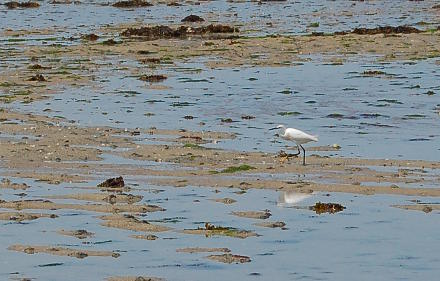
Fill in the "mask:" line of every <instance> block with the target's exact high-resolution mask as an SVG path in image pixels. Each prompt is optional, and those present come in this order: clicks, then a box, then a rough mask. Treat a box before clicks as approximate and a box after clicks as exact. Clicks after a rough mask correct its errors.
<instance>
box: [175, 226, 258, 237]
mask: <svg viewBox="0 0 440 281" xmlns="http://www.w3.org/2000/svg"><path fill="white" fill-rule="evenodd" d="M183 233H187V234H204V235H205V236H206V237H210V236H213V235H220V236H228V237H235V238H241V239H244V238H248V237H251V236H258V234H257V233H255V232H252V231H248V230H240V229H236V228H232V227H223V226H215V225H212V224H210V223H208V222H207V223H205V227H198V228H197V229H185V230H183Z"/></svg>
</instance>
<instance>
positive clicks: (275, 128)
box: [269, 127, 278, 131]
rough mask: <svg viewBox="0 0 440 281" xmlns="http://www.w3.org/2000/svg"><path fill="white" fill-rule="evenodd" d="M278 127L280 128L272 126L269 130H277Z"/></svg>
mask: <svg viewBox="0 0 440 281" xmlns="http://www.w3.org/2000/svg"><path fill="white" fill-rule="evenodd" d="M276 129H278V128H277V127H274V128H270V129H269V131H272V130H276Z"/></svg>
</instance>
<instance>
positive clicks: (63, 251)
mask: <svg viewBox="0 0 440 281" xmlns="http://www.w3.org/2000/svg"><path fill="white" fill-rule="evenodd" d="M8 250H11V251H17V252H23V253H26V254H30V255H32V254H37V253H45V254H51V255H56V256H68V257H74V258H78V259H83V258H86V257H91V256H93V257H114V258H117V257H119V256H120V254H118V253H115V252H109V251H90V250H75V249H70V248H63V247H51V246H30V245H19V244H17V245H12V246H9V247H8Z"/></svg>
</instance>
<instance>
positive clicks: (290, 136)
mask: <svg viewBox="0 0 440 281" xmlns="http://www.w3.org/2000/svg"><path fill="white" fill-rule="evenodd" d="M276 129H283V134H282V135H280V137H281V138H283V139H285V140H289V141H293V142H294V143H295V144H296V147H297V148H298V154H296V155H299V154H300V151H299V148H300V147H301V149H302V150H303V165H304V166H305V165H306V150H305V149H304V147H303V146H302V144H305V143H308V142H310V141H318V138H317V137H316V136H312V135H309V134H307V133H304V132H303V131H300V130H298V129H294V128H286V126H284V125H278V126H276V127H275V128H272V129H269V130H276Z"/></svg>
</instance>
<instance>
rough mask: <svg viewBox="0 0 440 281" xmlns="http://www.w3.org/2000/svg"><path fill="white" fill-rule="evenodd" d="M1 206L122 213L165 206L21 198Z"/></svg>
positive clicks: (143, 211) (153, 210) (151, 209)
mask: <svg viewBox="0 0 440 281" xmlns="http://www.w3.org/2000/svg"><path fill="white" fill-rule="evenodd" d="M0 208H6V209H16V210H25V209H45V210H57V209H70V210H83V211H91V212H100V213H121V212H137V213H146V212H157V211H164V209H163V208H161V207H158V206H154V205H128V204H114V205H110V204H61V203H54V202H51V201H48V200H21V201H10V202H0Z"/></svg>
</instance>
